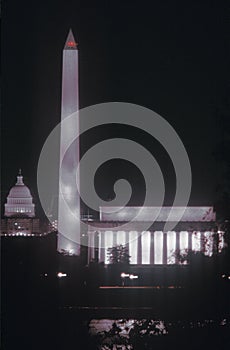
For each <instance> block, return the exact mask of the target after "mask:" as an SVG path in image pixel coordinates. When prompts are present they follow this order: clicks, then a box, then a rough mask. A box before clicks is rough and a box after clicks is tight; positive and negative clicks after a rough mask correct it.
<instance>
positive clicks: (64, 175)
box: [58, 29, 81, 255]
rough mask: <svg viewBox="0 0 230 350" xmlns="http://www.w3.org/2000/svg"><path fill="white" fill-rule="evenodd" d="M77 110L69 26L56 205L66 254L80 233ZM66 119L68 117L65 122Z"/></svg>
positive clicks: (73, 46) (75, 64) (74, 247)
mask: <svg viewBox="0 0 230 350" xmlns="http://www.w3.org/2000/svg"><path fill="white" fill-rule="evenodd" d="M78 110H79V84H78V48H77V43H76V41H75V39H74V36H73V33H72V30H71V29H70V31H69V34H68V37H67V40H66V43H65V46H64V49H63V62H62V100H61V122H62V123H61V131H60V168H59V207H58V251H59V252H63V253H65V254H70V255H79V254H80V244H79V243H80V237H81V232H80V231H81V230H80V194H79V192H78V188H77V186H76V182H77V181H78V182H79V179H78V180H76V172H77V166H78V164H79V153H80V149H79V138H76V137H77V135H78V133H79V115H78ZM70 116H72V117H70ZM67 118H69V119H67ZM67 120H69V121H68V123H67V124H66V123H65V122H66V121H67ZM75 135H76V137H75ZM73 138H75V139H76V140H75V141H74V143H73V144H72V145H71V146H70V147H69V148H68V150H67V151H66V150H65V145H66V144H68V142H69V140H71V139H73ZM76 218H77V220H76Z"/></svg>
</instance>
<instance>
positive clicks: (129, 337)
mask: <svg viewBox="0 0 230 350" xmlns="http://www.w3.org/2000/svg"><path fill="white" fill-rule="evenodd" d="M223 327H224V328H229V322H228V320H227V319H222V320H202V321H177V322H164V321H162V320H152V319H92V320H91V321H90V322H89V324H88V328H89V334H90V336H91V338H92V339H93V341H94V344H95V345H96V346H97V349H99V350H116V349H120V350H133V349H153V348H154V347H155V346H156V345H157V344H158V345H159V343H158V342H156V340H157V339H158V340H160V339H161V340H162V341H163V338H167V337H168V336H169V335H170V334H171V335H173V334H174V336H175V334H176V338H177V337H178V336H179V337H180V338H183V336H185V335H186V334H187V333H186V331H190V332H191V331H193V334H194V335H195V334H197V333H196V332H200V331H201V330H202V331H210V330H211V329H212V330H213V331H214V330H215V329H216V330H217V329H218V328H223ZM165 340H166V341H167V339H165ZM168 340H170V339H168ZM171 340H172V339H171ZM171 340H170V341H171ZM161 345H162V343H161ZM166 348H167V347H166Z"/></svg>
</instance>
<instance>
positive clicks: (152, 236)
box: [150, 231, 155, 265]
mask: <svg viewBox="0 0 230 350" xmlns="http://www.w3.org/2000/svg"><path fill="white" fill-rule="evenodd" d="M150 233H151V236H150V237H151V238H150V239H151V240H150V264H151V265H153V264H154V262H155V261H154V260H155V259H154V232H152V231H151V232H150Z"/></svg>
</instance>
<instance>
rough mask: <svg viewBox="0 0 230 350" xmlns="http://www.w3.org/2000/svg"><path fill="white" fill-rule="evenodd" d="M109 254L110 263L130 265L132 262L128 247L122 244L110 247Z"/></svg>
mask: <svg viewBox="0 0 230 350" xmlns="http://www.w3.org/2000/svg"><path fill="white" fill-rule="evenodd" d="M107 255H108V259H109V264H123V265H129V263H130V255H129V253H128V248H127V247H126V246H124V245H122V244H120V245H117V246H115V247H111V248H108V251H107Z"/></svg>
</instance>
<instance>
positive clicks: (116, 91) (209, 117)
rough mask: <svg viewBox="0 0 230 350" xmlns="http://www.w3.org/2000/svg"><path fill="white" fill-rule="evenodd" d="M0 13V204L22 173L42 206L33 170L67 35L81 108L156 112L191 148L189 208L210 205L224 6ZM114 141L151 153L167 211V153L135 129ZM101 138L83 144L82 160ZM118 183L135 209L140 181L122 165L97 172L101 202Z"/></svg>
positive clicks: (56, 110) (44, 6) (171, 179)
mask: <svg viewBox="0 0 230 350" xmlns="http://www.w3.org/2000/svg"><path fill="white" fill-rule="evenodd" d="M2 13H3V20H2V52H3V54H2V71H3V74H2V199H3V201H4V202H5V197H6V195H7V193H8V191H9V189H10V187H11V186H12V185H13V184H14V182H15V176H16V174H17V171H18V168H22V170H23V174H24V180H25V183H26V184H27V185H28V186H29V187H30V188H31V191H32V193H33V195H34V196H35V199H36V200H35V201H36V203H38V196H37V189H36V172H37V162H38V158H39V154H40V151H41V148H42V146H43V143H44V142H45V139H46V138H47V136H48V134H49V133H50V131H51V130H52V129H53V127H54V126H55V125H56V124H57V123H58V122H59V121H60V100H61V64H62V49H63V46H64V42H65V39H66V36H67V33H68V30H69V28H70V27H72V30H73V32H74V35H75V37H76V39H77V41H78V42H79V55H80V63H79V71H80V105H81V107H86V106H90V105H92V104H96V103H101V102H109V101H123V102H131V103H135V104H139V105H142V106H145V107H148V108H150V109H152V110H154V111H155V112H157V113H159V114H160V115H161V116H162V117H164V118H165V119H166V120H167V121H168V122H169V123H170V124H171V125H172V126H173V127H174V129H175V130H176V131H177V133H178V134H179V136H180V137H181V139H182V141H183V143H184V145H185V147H186V149H187V152H188V155H189V158H190V162H191V166H192V174H193V188H192V194H191V201H190V204H192V205H212V204H213V203H214V200H215V190H216V185H217V183H218V181H219V177H218V167H217V163H216V160H215V159H214V157H213V151H214V150H215V147H216V145H217V143H218V142H219V141H220V137H221V131H220V129H219V124H218V122H217V119H216V117H217V111H218V110H219V109H220V108H221V106H222V104H223V101H224V99H225V98H226V95H227V90H228V85H229V54H228V53H229V49H228V46H229V8H228V5H227V1H200V0H199V1H196V0H193V1H164V0H160V1H148V2H146V1H135V0H132V1H131V0H129V1H126V0H123V1H119V0H117V1H109V0H107V1H91V2H90V1H87V0H84V1H83V0H81V1H76V0H75V1H68V0H65V1H64V0H63V1H58V0H56V1H50V0H48V1H39V2H36V1H31V0H30V1H28V0H25V1H23V2H21V1H16V0H11V1H5V2H3V5H2ZM116 132H119V133H120V135H123V136H126V137H127V136H128V135H129V137H131V138H133V139H136V140H138V141H140V142H142V143H143V144H144V145H145V146H146V147H148V148H149V149H150V150H151V151H152V152H153V153H154V156H156V158H157V160H158V162H159V164H160V166H161V167H162V171H163V173H164V175H165V178H166V185H168V189H167V191H166V194H168V199H167V198H166V204H169V203H170V201H171V198H172V196H173V193H174V191H175V188H174V187H175V176H174V173H173V170H172V165H171V164H170V160H169V159H168V158H167V155H166V154H165V153H164V150H162V149H161V147H160V146H159V145H157V143H156V142H154V141H151V140H150V139H148V138H147V137H146V138H145V141H143V137H142V136H143V135H139V134H138V133H136V132H135V131H133V130H125V129H124V128H123V129H122V128H121V129H120V130H116V129H115V128H108V129H107V130H106V134H107V135H110V136H111V135H114V136H116V135H115V134H116ZM104 134H105V132H104V131H103V130H101V131H100V132H99V133H98V134H97V133H94V134H93V133H91V134H88V135H86V137H85V138H84V137H83V140H82V151H85V150H86V149H87V148H88V147H90V145H92V144H93V143H94V142H95V141H97V140H98V137H99V136H98V135H100V137H102V138H103V137H105V136H103V135H104ZM117 168H118V170H117ZM130 169H131V170H132V171H131V172H130ZM103 174H104V178H103ZM130 174H133V176H131V175H130ZM120 176H126V177H128V178H129V179H130V181H131V182H132V183H133V186H134V187H133V191H134V195H133V198H132V204H141V203H140V202H141V201H142V199H143V191H142V185H143V188H144V183H143V179H142V178H141V175H140V174H139V173H138V171H137V169H134V168H133V167H132V166H131V165H127V164H123V163H122V164H121V163H120V165H119V166H117V163H116V162H114V163H111V164H110V165H109V166H105V167H104V169H103V168H101V169H99V171H98V174H97V178H96V183H97V184H98V191H99V192H101V196H102V197H104V198H106V197H107V196H108V197H109V196H110V194H111V191H112V182H113V180H114V179H116V178H119V177H120ZM102 184H103V185H104V186H102ZM140 184H141V185H140ZM135 187H136V190H135ZM135 191H136V192H135Z"/></svg>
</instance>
